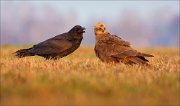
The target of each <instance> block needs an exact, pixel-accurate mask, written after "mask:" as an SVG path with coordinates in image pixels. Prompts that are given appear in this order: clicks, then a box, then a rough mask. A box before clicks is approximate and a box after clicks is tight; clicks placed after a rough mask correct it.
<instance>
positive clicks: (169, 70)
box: [0, 46, 180, 106]
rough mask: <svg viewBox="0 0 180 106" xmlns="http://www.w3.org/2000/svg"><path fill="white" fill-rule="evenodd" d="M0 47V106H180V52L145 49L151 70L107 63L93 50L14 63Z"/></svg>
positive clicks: (12, 49)
mask: <svg viewBox="0 0 180 106" xmlns="http://www.w3.org/2000/svg"><path fill="white" fill-rule="evenodd" d="M19 48H20V47H10V46H3V47H1V57H0V68H1V74H0V78H1V80H0V83H1V105H5V104H9V105H27V104H30V105H33V104H36V105H40V104H41V105H45V104H49V105H50V104H51V105H53V104H54V105H57V104H62V105H85V104H86V105H100V104H101V105H112V104H113V105H145V104H146V105H171V106H172V105H180V76H179V73H180V70H179V69H180V56H179V51H178V49H172V48H158V49H141V51H143V52H146V53H151V54H153V55H154V56H155V57H154V58H149V60H150V64H151V67H145V66H138V65H134V66H126V65H124V64H105V63H102V62H101V61H99V60H98V59H97V58H96V56H95V54H94V51H93V48H91V47H81V48H79V49H78V50H77V51H75V52H74V53H73V54H71V55H69V56H67V57H65V58H62V59H60V60H56V61H53V60H45V59H43V58H41V57H37V56H36V57H27V58H21V59H19V58H16V57H15V56H14V55H13V54H12V53H13V52H15V51H16V50H18V49H19Z"/></svg>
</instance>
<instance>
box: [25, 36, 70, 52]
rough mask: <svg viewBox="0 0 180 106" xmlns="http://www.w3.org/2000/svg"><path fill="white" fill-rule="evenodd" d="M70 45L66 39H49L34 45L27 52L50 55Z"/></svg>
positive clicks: (64, 49)
mask: <svg viewBox="0 0 180 106" xmlns="http://www.w3.org/2000/svg"><path fill="white" fill-rule="evenodd" d="M71 47H72V43H71V42H70V41H68V40H66V39H54V38H52V39H49V40H46V41H44V42H41V43H39V44H37V45H34V46H33V48H32V49H30V50H29V51H28V52H29V53H32V54H35V55H51V54H59V53H62V52H64V51H66V50H68V49H69V48H71Z"/></svg>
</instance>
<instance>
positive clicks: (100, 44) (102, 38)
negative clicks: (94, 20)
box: [94, 23, 153, 64]
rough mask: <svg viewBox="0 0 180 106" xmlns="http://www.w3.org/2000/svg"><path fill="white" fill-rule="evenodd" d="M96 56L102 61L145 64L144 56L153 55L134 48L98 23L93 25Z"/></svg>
mask: <svg viewBox="0 0 180 106" xmlns="http://www.w3.org/2000/svg"><path fill="white" fill-rule="evenodd" d="M94 30H95V35H96V44H95V48H94V50H95V53H96V56H97V57H98V58H99V59H100V60H102V61H103V62H107V63H110V62H114V63H119V62H122V63H125V64H147V62H148V60H147V59H146V58H145V57H153V56H152V55H150V54H145V53H141V52H138V51H137V50H134V49H133V48H132V47H131V45H130V43H129V42H127V41H124V40H123V39H121V38H120V37H118V36H116V35H111V34H110V33H109V32H108V31H107V30H106V28H105V25H104V24H102V23H98V24H96V26H95V29H94Z"/></svg>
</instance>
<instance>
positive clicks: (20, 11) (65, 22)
mask: <svg viewBox="0 0 180 106" xmlns="http://www.w3.org/2000/svg"><path fill="white" fill-rule="evenodd" d="M179 20H180V17H179V0H177V1H1V35H0V36H1V42H0V44H1V45H4V44H12V45H23V44H35V43H39V42H41V41H43V40H46V39H48V38H50V37H53V36H55V35H58V34H61V33H63V32H67V31H69V30H70V29H71V28H72V27H73V26H74V25H77V24H78V25H81V26H83V27H86V33H85V34H84V39H83V42H82V45H85V46H86V45H88V46H94V43H95V35H94V30H93V29H94V25H95V24H96V23H98V22H103V23H105V25H106V27H107V29H108V30H109V32H111V34H117V35H118V36H120V37H121V38H123V39H125V40H127V41H130V42H131V44H132V45H134V46H137V47H162V46H165V47H178V46H179V36H180V33H179V29H180V25H179V23H180V22H179Z"/></svg>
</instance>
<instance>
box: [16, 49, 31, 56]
mask: <svg viewBox="0 0 180 106" xmlns="http://www.w3.org/2000/svg"><path fill="white" fill-rule="evenodd" d="M30 49H32V48H29V49H20V50H18V51H16V52H15V54H16V56H17V57H19V58H22V57H26V56H32V54H30V53H29V52H28V50H30Z"/></svg>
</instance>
